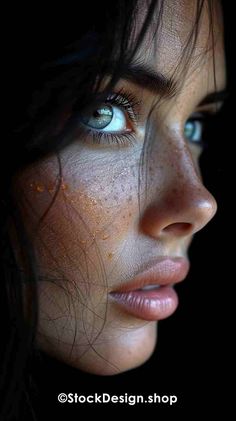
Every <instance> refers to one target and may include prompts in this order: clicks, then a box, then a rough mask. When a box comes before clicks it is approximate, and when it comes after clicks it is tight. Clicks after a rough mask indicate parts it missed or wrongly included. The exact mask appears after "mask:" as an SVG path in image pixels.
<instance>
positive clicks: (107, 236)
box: [102, 234, 110, 240]
mask: <svg viewBox="0 0 236 421" xmlns="http://www.w3.org/2000/svg"><path fill="white" fill-rule="evenodd" d="M109 237H110V236H109V235H108V234H105V235H103V236H102V240H107V239H108V238H109Z"/></svg>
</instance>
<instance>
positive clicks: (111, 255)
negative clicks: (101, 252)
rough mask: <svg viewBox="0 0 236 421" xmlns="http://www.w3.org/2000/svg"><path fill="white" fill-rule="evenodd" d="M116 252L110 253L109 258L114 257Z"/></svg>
mask: <svg viewBox="0 0 236 421" xmlns="http://www.w3.org/2000/svg"><path fill="white" fill-rule="evenodd" d="M114 254H115V253H108V255H107V256H108V259H112V257H113V256H114Z"/></svg>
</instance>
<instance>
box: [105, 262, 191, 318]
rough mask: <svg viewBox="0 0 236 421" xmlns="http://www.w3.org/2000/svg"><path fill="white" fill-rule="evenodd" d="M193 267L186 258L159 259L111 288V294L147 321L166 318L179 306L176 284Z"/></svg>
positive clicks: (133, 313) (128, 310)
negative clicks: (174, 286)
mask: <svg viewBox="0 0 236 421" xmlns="http://www.w3.org/2000/svg"><path fill="white" fill-rule="evenodd" d="M189 266H190V265H189V261H188V259H186V258H184V257H168V256H162V257H158V258H155V259H154V260H152V261H151V262H149V263H147V264H146V265H143V266H142V268H141V272H140V271H139V273H138V274H137V275H136V276H135V277H134V278H133V279H132V280H131V281H129V282H127V283H125V284H122V285H119V286H118V287H117V288H115V289H114V290H113V291H111V292H110V297H111V299H112V301H114V303H116V304H118V305H119V306H120V307H122V308H123V309H124V311H125V312H127V313H129V314H130V315H132V316H134V317H136V318H139V319H142V320H147V321H151V320H152V321H155V320H156V321H157V320H162V319H165V318H166V317H169V316H170V315H171V314H173V313H174V311H175V310H176V308H177V306H178V296H177V294H176V291H175V290H174V289H173V285H174V284H176V283H179V282H181V281H183V280H184V278H185V277H186V276H187V274H188V271H189ZM155 285H156V286H158V288H155ZM148 286H150V288H152V286H153V289H142V288H144V287H148Z"/></svg>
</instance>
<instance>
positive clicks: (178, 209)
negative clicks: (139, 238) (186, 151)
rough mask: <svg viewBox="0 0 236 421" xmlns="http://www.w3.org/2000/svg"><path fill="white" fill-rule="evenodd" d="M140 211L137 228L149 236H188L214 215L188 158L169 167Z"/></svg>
mask: <svg viewBox="0 0 236 421" xmlns="http://www.w3.org/2000/svg"><path fill="white" fill-rule="evenodd" d="M170 167H171V168H172V170H171V174H170V171H169V170H168V175H167V176H166V177H164V178H162V180H163V182H162V185H161V188H160V189H158V192H157V193H156V194H155V197H154V199H153V200H150V201H149V205H148V206H147V207H146V208H145V211H144V212H143V215H142V218H141V221H140V224H141V229H142V231H144V232H145V233H146V234H148V235H149V236H151V237H154V238H159V237H173V236H174V237H183V236H191V235H193V234H194V233H196V232H197V231H199V230H201V229H202V228H203V227H204V226H205V225H206V224H207V223H208V222H209V221H210V220H211V219H212V217H213V216H214V215H215V213H216V211H217V204H216V201H215V199H214V197H213V196H212V195H211V193H210V192H209V191H208V190H207V189H206V188H205V186H204V185H203V183H202V180H201V179H200V178H199V175H198V173H197V171H196V168H195V165H194V164H193V162H190V160H189V159H187V160H186V157H185V158H184V159H180V160H179V162H178V164H177V165H176V164H175V165H171V166H170Z"/></svg>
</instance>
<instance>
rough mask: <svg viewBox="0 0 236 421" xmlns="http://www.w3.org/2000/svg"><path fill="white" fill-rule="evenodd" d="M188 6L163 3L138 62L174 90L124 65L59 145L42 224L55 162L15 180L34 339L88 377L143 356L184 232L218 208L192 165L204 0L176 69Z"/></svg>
mask: <svg viewBox="0 0 236 421" xmlns="http://www.w3.org/2000/svg"><path fill="white" fill-rule="evenodd" d="M195 4H196V3H195V2H194V1H190V2H189V1H187V0H186V1H181V2H179V1H174V2H173V1H166V2H165V3H164V5H165V6H164V13H163V17H162V19H163V24H162V27H161V30H159V32H158V34H157V35H155V34H154V30H155V24H153V25H151V27H150V28H149V30H148V33H147V36H146V38H145V40H144V42H143V44H142V45H141V46H140V49H139V51H138V53H137V57H136V58H137V61H136V64H137V62H138V63H139V65H141V63H142V66H145V68H146V70H147V68H148V69H149V70H150V69H152V72H155V73H158V74H161V75H162V76H164V77H166V78H167V79H168V78H170V77H172V78H173V79H174V81H175V82H174V84H175V83H176V85H177V92H176V93H175V94H173V95H172V96H171V95H169V96H168V92H167V91H168V87H169V88H170V85H169V84H168V83H167V84H166V87H165V83H164V82H163V80H162V84H161V86H160V84H159V83H158V81H157V82H156V83H152V84H151V83H148V80H149V79H148V78H147V77H146V79H145V78H142V82H140V81H141V78H140V77H139V80H136V81H135V80H133V75H134V73H135V72H132V71H130V72H129V77H128V76H126V79H121V80H120V81H119V82H118V84H117V86H116V87H115V89H114V92H113V93H111V95H110V97H109V98H108V102H106V103H103V104H101V106H100V107H96V108H95V109H94V110H92V111H91V112H87V114H86V115H84V116H83V119H82V123H81V124H82V125H83V131H84V132H85V130H90V131H89V132H88V133H87V134H85V133H84V135H83V136H79V137H78V138H76V139H75V141H74V142H73V143H72V144H70V145H69V146H68V147H66V148H65V149H64V150H63V151H62V152H61V154H60V162H61V175H62V180H61V185H60V188H59V191H58V194H57V196H56V200H55V201H54V202H53V204H52V205H51V207H50V209H49V210H48V212H47V213H46V214H45V215H44V219H43V221H42V222H41V224H40V227H39V229H38V231H35V230H36V227H37V224H38V222H39V219H40V217H41V216H42V215H43V214H44V213H45V211H46V210H47V209H48V207H49V206H50V204H51V201H52V198H53V196H54V194H55V192H56V189H57V185H58V182H59V173H60V171H59V163H58V159H57V157H56V156H50V157H49V158H45V159H44V160H42V161H40V162H39V163H37V164H34V165H32V166H31V167H28V168H27V169H25V170H24V171H23V172H22V173H21V174H20V176H19V177H18V180H17V182H16V188H17V192H18V193H17V194H18V195H20V196H21V210H22V214H23V217H24V221H25V224H26V228H27V231H28V233H29V235H30V237H31V238H32V239H33V241H34V247H35V252H36V256H37V262H38V263H37V264H38V274H39V276H40V282H39V285H38V288H39V309H40V317H39V326H38V332H37V342H38V344H39V346H40V348H41V349H43V350H44V351H46V352H47V353H49V354H50V355H52V356H54V357H56V358H58V359H60V360H62V361H64V362H66V363H68V364H70V365H72V366H74V367H78V368H81V369H83V370H85V371H88V372H91V373H95V374H99V375H107V374H108V375H110V374H116V373H119V372H122V371H125V370H129V369H131V368H134V367H137V366H139V365H140V364H142V363H144V362H145V361H146V360H147V359H148V358H149V357H150V355H151V354H152V352H153V350H154V347H155V344H156V340H157V321H158V320H160V319H164V318H166V317H168V316H169V315H171V314H172V313H173V312H174V311H175V309H176V307H177V297H176V294H175V292H174V290H173V288H172V287H173V284H175V283H177V282H179V281H180V280H182V279H183V278H184V277H185V276H186V274H187V271H188V267H189V265H188V261H187V251H188V247H189V244H190V242H191V240H192V236H193V234H194V233H196V232H197V231H199V230H200V229H202V228H203V227H204V226H205V225H206V224H207V223H208V222H209V221H210V219H211V218H212V217H213V215H214V214H215V212H216V202H215V200H214V198H213V197H212V195H211V194H210V193H209V191H207V190H206V188H205V187H204V186H203V184H202V180H201V177H200V174H199V167H198V159H199V155H200V152H201V121H200V120H199V114H201V113H203V112H205V111H206V112H208V111H209V112H214V111H215V109H216V108H217V107H216V104H212V103H208V102H207V101H205V102H207V103H206V104H204V105H200V104H201V103H202V102H203V100H204V99H205V98H206V96H208V94H212V93H213V92H215V85H214V67H213V55H212V49H211V48H208V49H207V47H209V45H210V47H211V43H210V44H209V42H210V38H209V26H208V24H209V21H208V11H207V7H205V8H204V11H203V15H202V18H201V20H200V25H199V35H198V38H197V42H196V47H195V50H194V53H193V55H192V56H191V59H190V62H189V67H188V68H187V67H186V64H185V63H184V61H183V62H182V63H180V65H179V68H178V69H177V70H176V71H175V69H176V65H177V63H178V60H180V58H181V57H182V53H183V46H184V45H185V42H186V40H187V37H188V36H189V32H190V30H191V28H192V24H193V20H194V5H195ZM214 5H215V6H216V2H214ZM220 13H221V12H220V10H219V9H217V10H215V12H214V21H215V23H214V36H215V46H214V52H215V72H216V74H215V76H216V84H217V91H220V90H222V89H224V88H225V63H224V51H223V40H222V22H221V14H220ZM153 37H154V38H153ZM206 50H208V51H207V52H206ZM183 60H184V59H183ZM186 69H187V73H186V75H185V78H184V79H183V75H184V70H186ZM136 70H137V69H136ZM139 70H140V69H139ZM136 75H137V72H136ZM140 83H141V84H142V86H141V84H140ZM180 83H182V84H181V85H180ZM165 89H167V90H166V91H165ZM169 91H170V89H169ZM116 93H118V94H117V95H116ZM160 94H164V96H163V97H162V99H161V101H160V102H159V103H158V106H157V107H155V108H154V110H153V112H152V113H151V115H150V121H149V124H150V126H149V127H150V132H148V129H147V119H148V114H149V113H150V111H151V108H152V105H153V104H154V102H156V101H157V100H158V99H159V98H160ZM218 105H220V104H218ZM135 115H136V117H135ZM134 117H135V118H134ZM191 118H193V120H190V119H191ZM135 120H136V122H135ZM147 133H148V143H150V150H149V151H148V150H147V154H146V153H145V154H144V167H143V170H142V171H141V172H140V159H141V152H142V147H143V143H144V136H145V134H147ZM94 136H96V141H95V142H94V140H95V138H94ZM98 136H99V137H98ZM99 141H100V143H98V142H99ZM117 141H120V142H121V145H117ZM138 197H139V198H140V201H139V199H138ZM35 232H36V234H35ZM141 272H142V274H141ZM158 286H159V287H158ZM114 291H115V292H117V293H116V294H113V292H114Z"/></svg>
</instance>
